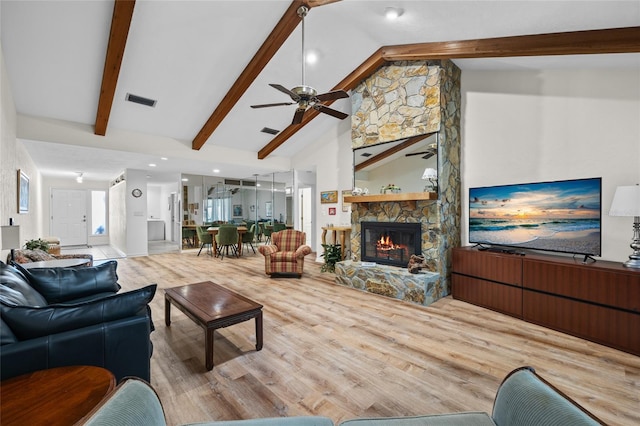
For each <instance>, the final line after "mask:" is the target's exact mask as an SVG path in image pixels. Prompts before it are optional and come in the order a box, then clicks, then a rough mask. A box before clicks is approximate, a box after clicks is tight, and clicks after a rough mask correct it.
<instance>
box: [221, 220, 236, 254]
mask: <svg viewBox="0 0 640 426" xmlns="http://www.w3.org/2000/svg"><path fill="white" fill-rule="evenodd" d="M216 244H217V245H218V253H216V256H217V255H220V260H222V259H224V252H225V251H226V252H227V255H228V254H229V247H231V250H232V251H233V252H234V254H235V255H236V256H238V227H237V226H235V225H221V226H220V227H219V228H218V233H217V234H216ZM223 249H224V250H223Z"/></svg>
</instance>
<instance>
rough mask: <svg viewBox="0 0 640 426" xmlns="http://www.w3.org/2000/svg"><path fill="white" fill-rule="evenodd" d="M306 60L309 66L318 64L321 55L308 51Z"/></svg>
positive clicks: (305, 56)
mask: <svg viewBox="0 0 640 426" xmlns="http://www.w3.org/2000/svg"><path fill="white" fill-rule="evenodd" d="M304 58H305V61H306V62H307V64H309V65H313V64H315V63H316V62H318V59H319V58H320V55H319V54H318V52H317V51H315V50H307V54H306V55H304Z"/></svg>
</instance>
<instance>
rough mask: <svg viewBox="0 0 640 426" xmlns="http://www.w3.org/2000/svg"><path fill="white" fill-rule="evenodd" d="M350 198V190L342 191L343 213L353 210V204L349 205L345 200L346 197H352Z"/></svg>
mask: <svg viewBox="0 0 640 426" xmlns="http://www.w3.org/2000/svg"><path fill="white" fill-rule="evenodd" d="M350 196H351V190H350V189H345V190H343V191H342V211H343V212H348V211H349V210H351V203H348V202H346V201H345V200H344V198H345V197H350Z"/></svg>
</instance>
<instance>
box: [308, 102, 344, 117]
mask: <svg viewBox="0 0 640 426" xmlns="http://www.w3.org/2000/svg"><path fill="white" fill-rule="evenodd" d="M313 108H315V109H317V110H318V111H320V112H324V113H325V114H329V115H330V116H332V117H335V118H339V119H340V120H344V119H345V118H347V117H348V116H349V114H345V113H344V112H342V111H336V110H335V109H332V108H329V107H328V106H324V105H322V104H315V105H314V106H313Z"/></svg>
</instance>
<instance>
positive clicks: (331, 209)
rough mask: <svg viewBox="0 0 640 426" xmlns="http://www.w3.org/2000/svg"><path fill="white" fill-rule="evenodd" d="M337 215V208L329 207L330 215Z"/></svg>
mask: <svg viewBox="0 0 640 426" xmlns="http://www.w3.org/2000/svg"><path fill="white" fill-rule="evenodd" d="M335 215H336V208H335V207H329V216H335Z"/></svg>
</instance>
